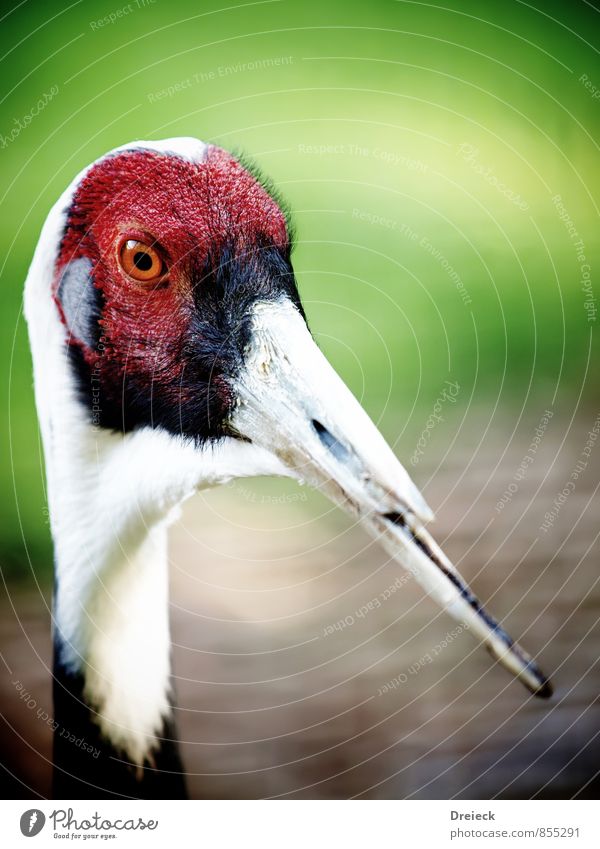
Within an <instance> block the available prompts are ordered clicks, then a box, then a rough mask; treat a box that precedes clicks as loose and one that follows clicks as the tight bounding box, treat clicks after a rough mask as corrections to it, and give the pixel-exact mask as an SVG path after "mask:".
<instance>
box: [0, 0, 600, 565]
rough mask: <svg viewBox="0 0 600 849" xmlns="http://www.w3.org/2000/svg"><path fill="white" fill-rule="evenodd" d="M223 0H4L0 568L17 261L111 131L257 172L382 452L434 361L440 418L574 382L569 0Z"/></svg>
mask: <svg viewBox="0 0 600 849" xmlns="http://www.w3.org/2000/svg"><path fill="white" fill-rule="evenodd" d="M223 5H224V4H223V3H222V0H215V2H209V3H206V2H204V3H202V4H198V3H195V2H191V0H155V2H150V0H146V2H142V0H138V2H135V0H133V2H131V3H129V4H124V3H120V0H107V2H94V3H91V2H87V0H81V1H80V2H77V3H74V4H71V5H70V6H68V7H66V8H65V6H64V5H63V4H60V3H56V2H44V3H42V2H38V3H36V2H25V3H21V4H20V5H19V6H16V8H15V9H14V10H13V11H8V10H7V11H6V12H5V13H4V18H2V21H1V38H2V55H3V60H2V76H1V80H2V83H1V85H2V102H1V107H0V108H1V112H0V184H1V198H2V201H1V209H2V228H1V231H0V240H1V245H0V257H1V261H2V265H1V268H2V281H1V289H0V291H1V293H2V309H1V311H0V321H1V322H2V328H1V333H0V340H1V345H2V362H4V364H5V365H4V367H3V368H2V369H1V372H2V378H1V379H2V399H3V402H2V414H3V419H4V420H5V424H6V427H5V428H4V429H3V430H4V433H3V437H2V439H3V444H2V450H3V463H2V489H3V492H4V496H3V498H2V502H1V506H0V510H1V515H0V529H1V530H0V534H1V537H0V558H1V562H2V566H3V568H4V569H5V570H7V571H8V574H10V575H11V576H13V577H16V576H18V575H31V573H30V572H29V567H28V565H27V564H28V558H30V562H31V563H32V564H33V567H34V570H35V572H36V573H38V574H41V575H42V576H48V575H49V574H50V563H51V547H50V539H49V533H48V524H47V521H46V502H45V495H44V486H43V473H42V461H41V452H40V446H39V436H38V428H37V423H36V417H35V412H34V406H33V393H32V377H31V362H30V357H29V353H28V342H27V334H26V327H25V324H24V320H23V317H22V313H21V299H22V286H23V281H24V278H25V274H26V270H27V266H28V263H29V261H30V258H31V255H32V252H33V250H34V247H35V244H36V240H37V236H38V233H39V230H40V227H41V224H42V222H43V220H44V217H45V215H46V214H47V212H48V209H49V207H50V206H51V204H52V203H53V201H54V200H55V199H56V197H57V196H58V195H59V194H60V193H61V191H62V190H63V189H64V188H65V186H66V185H67V183H68V182H69V181H70V180H71V179H72V177H73V176H74V174H75V173H76V172H77V171H78V170H79V169H81V168H82V167H83V166H84V165H86V164H87V163H89V162H90V161H91V160H93V159H94V158H96V157H98V156H99V155H101V154H103V153H104V152H105V151H106V150H108V149H110V148H112V147H114V146H116V145H119V144H122V143H124V142H127V141H130V140H133V139H138V138H141V139H143V138H151V139H154V138H161V137H166V136H173V135H195V136H198V137H200V138H202V139H204V140H206V141H211V142H216V143H218V144H221V145H223V146H225V147H228V148H237V149H241V150H243V151H245V152H246V153H247V154H249V155H250V156H252V157H254V158H255V159H256V160H257V161H258V163H259V164H260V166H261V167H262V168H263V170H264V171H265V172H266V173H267V174H269V175H271V176H272V177H273V178H274V180H275V182H276V184H277V185H278V186H279V187H280V189H281V190H282V193H283V194H284V196H285V197H286V198H287V200H288V202H289V205H290V207H291V209H292V211H293V215H294V219H295V222H296V230H297V246H296V250H295V268H296V270H297V275H298V280H299V285H300V289H301V293H302V295H303V298H304V301H305V304H306V307H307V313H308V317H309V321H310V324H311V327H312V329H313V331H314V333H315V335H316V337H317V339H318V341H319V343H320V344H321V346H322V347H323V349H324V350H325V352H326V353H327V355H328V356H329V357H330V358H331V360H332V361H333V363H334V365H335V366H336V368H337V369H338V370H339V371H340V372H341V374H342V375H343V377H344V378H345V380H346V381H347V382H348V383H349V385H350V386H351V387H352V389H353V390H354V391H355V393H356V394H357V395H358V396H359V397H360V398H361V399H362V401H363V403H364V405H365V406H366V408H367V410H368V411H369V413H370V414H371V415H372V416H373V417H374V418H375V419H376V420H377V421H378V422H379V423H380V426H381V427H382V429H383V431H384V433H385V434H386V436H387V437H388V438H389V439H390V440H391V441H392V442H393V443H394V444H395V446H396V450H397V451H398V453H399V455H400V456H401V457H403V458H404V459H405V460H406V459H407V458H408V456H409V455H410V453H411V451H412V449H413V448H414V443H415V440H416V438H418V434H419V433H420V432H421V430H422V428H423V421H424V417H426V416H427V415H428V412H429V411H430V410H431V407H432V404H433V403H434V401H435V398H436V397H437V395H438V393H439V391H440V388H441V387H442V386H443V385H444V381H445V380H447V379H449V380H453V381H458V382H459V384H460V387H461V391H460V395H459V399H458V403H457V405H456V408H453V410H452V411H448V415H449V416H450V415H453V416H456V417H461V416H463V415H464V413H465V410H467V409H468V408H469V405H475V407H477V406H481V405H486V406H487V407H489V409H491V410H497V411H503V412H505V411H507V412H508V418H509V419H511V418H512V419H513V420H516V419H517V418H518V417H519V416H520V415H521V413H522V412H523V410H524V409H525V408H527V407H528V406H530V407H532V408H534V407H535V408H536V409H537V408H539V406H540V405H542V407H548V406H550V405H553V407H554V408H555V409H558V410H562V411H563V413H564V414H565V415H570V411H572V410H573V409H575V407H576V405H577V404H578V403H579V399H580V395H581V393H583V396H582V397H583V403H589V401H590V398H591V397H592V394H593V388H590V387H591V386H593V382H592V376H593V375H594V373H595V369H596V366H597V360H598V350H597V346H595V344H594V341H593V334H592V330H593V328H594V321H590V320H589V319H590V318H593V317H594V313H593V309H591V308H590V307H588V309H587V311H586V307H585V302H586V299H587V300H588V302H589V303H591V301H590V296H589V295H588V296H586V294H585V293H584V292H583V291H582V289H581V263H580V258H578V255H577V252H576V246H575V242H576V241H577V240H578V239H579V238H580V239H581V240H582V241H583V245H584V253H585V257H586V263H589V264H590V266H591V269H592V271H593V270H594V269H595V268H597V267H598V258H599V257H598V247H597V239H596V234H597V224H598V208H597V205H596V204H597V197H598V171H597V143H596V140H597V139H598V136H599V133H598V130H599V127H600V120H599V117H600V100H599V99H597V98H596V97H595V94H596V92H598V94H599V95H600V62H599V54H598V50H597V49H596V47H595V46H594V45H593V44H590V43H589V40H588V39H590V38H593V35H594V27H596V29H597V21H598V14H597V11H596V10H595V9H594V7H593V5H592V4H590V3H585V4H584V3H574V4H571V3H563V4H558V3H545V4H544V5H543V10H542V11H537V10H535V9H533V8H532V7H530V6H528V5H527V4H525V3H520V2H514V3H507V4H500V3H493V2H488V3H482V2H462V3H460V4H456V7H457V8H456V9H455V10H451V9H449V8H443V7H442V6H437V5H435V4H423V3H416V2H390V0H370V2H368V3H364V2H352V1H351V2H343V3H342V2H341V0H338V2H329V3H327V2H322V0H321V1H320V2H315V0H306V2H302V3H300V2H291V1H290V0H269V2H256V3H247V4H240V5H234V6H231V7H230V8H223ZM111 15H112V16H113V18H114V22H113V20H112V19H111V17H110V16H111ZM105 16H109V17H108V19H107V20H104V21H102V20H101V19H103V18H105ZM586 83H587V85H586ZM53 87H54V88H53ZM596 87H597V88H596ZM54 91H56V93H55V94H54V95H53V96H52V97H51V98H50V99H49V100H48V102H47V104H46V106H45V108H44V109H43V110H42V111H41V112H40V114H39V115H37V116H36V117H35V118H33V119H32V120H31V122H30V123H28V125H27V126H24V124H25V121H24V118H25V116H26V115H28V114H29V113H30V112H31V110H32V108H33V107H34V106H35V104H36V103H37V101H38V100H39V99H40V97H43V96H44V94H46V95H47V94H49V93H51V92H54ZM15 128H16V130H17V131H15ZM493 178H496V179H497V183H496V184H494V180H493ZM498 184H502V186H501V187H499V185H498ZM501 188H502V189H503V190H502V191H501ZM557 194H559V195H561V197H562V201H563V203H564V207H565V209H566V210H567V211H568V213H569V215H570V217H571V218H572V220H573V223H574V226H575V229H576V231H577V238H575V237H574V236H573V235H570V234H569V233H568V232H567V229H566V227H565V223H564V222H563V221H561V220H560V218H559V214H558V211H557V207H556V205H555V203H553V201H552V198H553V196H555V195H557ZM592 285H593V281H592ZM536 405H537V406H536ZM534 417H535V414H534ZM440 438H443V437H442V435H441V433H440Z"/></svg>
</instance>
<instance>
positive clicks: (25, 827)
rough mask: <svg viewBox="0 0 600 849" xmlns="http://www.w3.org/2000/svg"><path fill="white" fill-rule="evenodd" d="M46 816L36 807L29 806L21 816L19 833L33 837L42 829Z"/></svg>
mask: <svg viewBox="0 0 600 849" xmlns="http://www.w3.org/2000/svg"><path fill="white" fill-rule="evenodd" d="M45 822H46V817H45V815H44V814H43V812H42V811H40V810H39V809H38V808H31V810H29V811H25V813H24V814H22V816H21V833H22V834H24V835H25V837H35V836H36V834H39V833H40V831H41V830H42V829H43V827H44V824H45Z"/></svg>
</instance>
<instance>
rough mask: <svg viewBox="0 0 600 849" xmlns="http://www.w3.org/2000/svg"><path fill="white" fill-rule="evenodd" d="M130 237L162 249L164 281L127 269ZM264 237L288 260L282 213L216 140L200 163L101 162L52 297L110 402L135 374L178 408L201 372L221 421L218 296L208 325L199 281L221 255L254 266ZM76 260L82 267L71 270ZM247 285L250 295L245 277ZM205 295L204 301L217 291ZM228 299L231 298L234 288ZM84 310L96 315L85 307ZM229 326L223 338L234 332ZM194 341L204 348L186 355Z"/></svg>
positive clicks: (81, 191) (73, 222)
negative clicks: (124, 258)
mask: <svg viewBox="0 0 600 849" xmlns="http://www.w3.org/2000/svg"><path fill="white" fill-rule="evenodd" d="M128 239H136V240H139V241H141V242H144V243H147V244H150V245H152V246H153V247H154V248H155V249H156V250H157V251H159V253H160V254H161V256H162V257H163V259H164V261H165V264H166V266H167V268H168V274H167V275H166V277H165V278H163V279H161V280H159V281H156V282H153V283H152V282H143V281H139V280H134V279H133V278H132V277H131V276H129V275H128V274H127V273H126V272H125V270H124V269H123V268H122V267H121V263H120V251H121V248H122V246H123V243H124V242H125V241H126V240H128ZM265 246H267V247H268V248H269V249H270V250H272V251H275V252H277V253H278V254H280V255H281V256H282V257H284V258H286V259H285V261H286V262H289V238H288V232H287V226H286V219H285V215H284V213H283V212H282V210H281V209H280V207H279V205H278V204H277V203H276V201H275V200H273V198H272V197H271V196H270V194H269V193H268V192H267V191H266V190H265V188H264V187H263V186H262V185H261V183H260V182H259V181H258V180H257V179H256V178H255V177H254V176H253V175H252V174H251V173H250V172H249V171H248V170H246V169H245V168H244V167H243V166H242V165H241V164H240V163H239V162H238V161H237V160H236V159H235V158H234V157H233V156H232V155H231V154H230V153H228V152H226V151H224V150H221V149H220V148H217V147H208V148H207V153H206V156H205V158H204V159H203V160H202V161H200V162H190V161H188V160H186V159H184V158H182V157H179V156H176V155H174V154H162V153H158V152H156V151H151V150H133V151H125V152H123V153H118V154H115V155H109V156H107V157H106V158H105V159H103V160H101V161H100V162H99V163H98V164H96V165H94V166H93V167H92V168H91V169H90V170H89V171H88V173H87V174H86V175H85V177H84V178H83V180H82V181H81V183H80V185H79V186H78V188H77V190H76V192H75V195H74V198H73V202H72V204H71V207H70V210H69V212H68V217H67V225H66V229H65V233H64V236H63V240H62V242H61V246H60V251H59V257H58V260H57V263H56V274H55V280H54V289H53V294H54V298H55V301H56V304H57V306H58V309H59V311H60V313H61V318H62V320H63V322H64V323H65V324H66V325H67V326H68V327H69V330H70V335H69V339H68V341H69V344H70V345H71V346H72V347H75V348H77V349H78V350H79V351H80V354H81V357H82V358H83V360H84V361H85V363H86V364H87V366H88V367H89V369H90V370H92V371H93V372H94V374H96V375H97V377H98V382H99V384H100V385H101V387H102V394H103V396H104V399H105V402H109V403H110V404H112V405H113V407H114V406H115V405H116V404H118V403H120V399H121V396H122V395H123V393H124V383H125V382H126V381H128V382H129V383H128V386H129V394H130V399H133V400H132V403H133V404H136V403H137V401H138V400H140V399H142V395H143V394H144V393H148V395H150V394H152V398H153V399H154V400H149V401H148V400H147V402H145V403H147V404H150V405H152V404H153V403H155V402H156V401H158V402H160V403H161V404H162V405H163V407H165V406H168V405H169V404H171V405H174V406H175V407H177V406H179V407H181V406H182V405H183V404H185V403H186V402H190V403H192V402H193V401H194V395H195V394H196V393H197V384H198V383H201V382H202V381H203V380H204V381H209V382H210V386H209V388H208V389H206V395H207V401H206V403H207V404H209V403H210V404H211V405H213V406H214V407H215V410H216V412H215V411H213V412H212V415H213V418H214V417H215V415H216V416H217V417H219V416H220V415H224V411H225V408H226V407H227V405H228V404H229V403H230V401H231V398H230V393H229V388H228V386H227V385H226V382H225V380H224V379H223V373H224V371H225V369H224V368H223V369H222V370H221V372H220V371H219V368H217V367H216V366H215V365H213V364H212V363H211V356H212V352H213V351H214V363H215V364H217V362H218V357H219V350H220V349H221V347H222V345H221V340H220V338H219V327H218V326H217V325H219V314H218V311H219V309H221V305H220V304H219V303H217V304H215V303H214V296H213V298H212V302H211V304H210V305H211V308H212V312H210V313H209V318H207V319H206V321H205V325H204V329H202V318H203V315H202V313H203V310H202V287H209V286H210V285H211V275H210V273H209V272H210V270H211V269H214V267H215V266H219V264H220V263H221V261H223V262H226V263H229V264H230V265H231V266H232V267H233V264H234V261H235V262H236V263H237V266H236V267H238V268H240V267H242V269H243V268H245V267H250V265H251V263H252V261H253V258H254V259H256V256H257V255H258V254H259V253H260V252H261V251H263V250H264V248H265ZM222 257H224V259H223V260H222ZM244 258H246V259H244ZM246 260H247V261H246ZM75 261H79V262H78V263H75ZM86 261H87V262H86ZM86 268H87V269H88V270H89V273H88V275H87V281H86V274H85V269H86ZM75 269H77V270H78V275H79V276H77V274H76V273H73V274H72V275H71V276H69V271H70V270H71V271H72V272H74V270H75ZM82 269H83V270H84V271H83V273H82V272H81V270H82ZM290 270H291V269H290ZM61 281H62V282H63V283H64V282H65V281H67V282H68V283H69V286H68V289H69V299H70V300H69V309H70V311H71V314H72V313H73V311H75V314H76V315H77V322H73V321H72V316H71V321H69V320H68V316H67V313H68V310H66V309H65V303H63V302H61V295H63V294H64V288H63V289H61V288H60V286H61ZM244 285H245V297H246V300H247V289H248V283H247V281H246V282H245V284H244ZM92 287H93V288H92ZM80 290H81V295H79V292H80ZM206 297H207V303H208V302H209V301H210V298H211V293H210V292H208V291H207V292H206ZM228 298H229V301H228V303H229V304H230V305H231V304H232V296H231V293H229V295H228ZM223 309H225V305H223ZM86 310H87V313H89V315H87V313H86V314H85V315H83V316H82V311H86ZM86 322H88V323H87V324H86ZM206 322H211V323H209V324H207V323H206ZM221 325H222V327H225V325H226V321H225V320H223V322H221ZM83 326H85V327H87V326H90V328H91V330H90V333H89V334H84V333H81V332H79V333H78V332H77V328H81V327H83ZM203 333H204V335H205V337H206V340H208V341H207V342H206V344H204V346H203V339H202V338H201V337H202V334H203ZM222 335H223V342H225V341H226V339H225V337H226V335H227V334H226V333H223V334H222ZM195 345H197V346H199V353H197V352H196V355H194V352H192V353H190V346H192V347H194V346H195ZM211 345H212V347H210V346H211ZM207 346H208V348H207ZM190 364H191V365H190ZM186 369H187V371H186ZM194 369H195V372H194ZM194 375H195V377H194ZM194 381H195V382H194ZM142 400H143V399H142ZM195 403H197V402H195ZM138 406H139V405H138ZM113 418H114V416H113ZM134 418H135V416H134ZM113 426H114V425H113ZM173 426H174V425H173Z"/></svg>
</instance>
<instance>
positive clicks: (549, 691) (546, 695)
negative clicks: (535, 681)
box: [533, 678, 554, 699]
mask: <svg viewBox="0 0 600 849" xmlns="http://www.w3.org/2000/svg"><path fill="white" fill-rule="evenodd" d="M533 695H534V696H537V697H538V699H551V698H552V696H553V695H554V687H553V686H552V684H551V682H550V681H549V680H548V679H547V678H544V681H543V683H542V685H541V686H540V687H539V688H538V689H537V690H536V691H535V692H534V694H533Z"/></svg>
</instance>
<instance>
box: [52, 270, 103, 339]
mask: <svg viewBox="0 0 600 849" xmlns="http://www.w3.org/2000/svg"><path fill="white" fill-rule="evenodd" d="M58 298H59V300H60V303H61V306H62V309H63V313H64V316H65V319H66V322H67V327H68V328H69V330H70V332H71V335H72V336H73V337H74V338H75V339H77V340H78V341H79V342H83V343H84V344H85V345H87V346H88V347H89V348H93V347H94V346H95V344H96V341H97V340H96V336H97V334H96V332H95V329H96V326H97V324H96V322H97V315H96V312H97V296H96V290H95V288H94V281H93V278H92V263H91V260H89V259H87V257H80V258H79V259H74V260H73V262H70V263H69V264H68V265H67V266H66V268H65V270H64V271H63V273H62V276H61V278H60V283H59V284H58Z"/></svg>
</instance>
